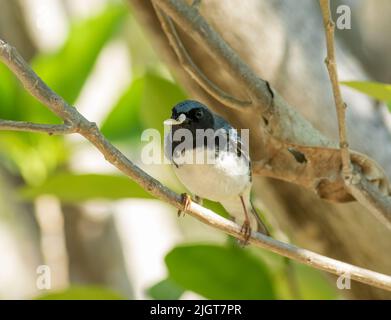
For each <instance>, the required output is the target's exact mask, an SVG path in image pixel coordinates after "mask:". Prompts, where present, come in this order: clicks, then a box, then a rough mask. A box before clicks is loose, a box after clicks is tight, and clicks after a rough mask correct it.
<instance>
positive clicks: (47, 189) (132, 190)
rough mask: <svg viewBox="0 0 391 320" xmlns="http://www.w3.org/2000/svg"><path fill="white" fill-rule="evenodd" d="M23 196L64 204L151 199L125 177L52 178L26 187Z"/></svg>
mask: <svg viewBox="0 0 391 320" xmlns="http://www.w3.org/2000/svg"><path fill="white" fill-rule="evenodd" d="M21 193H22V196H23V197H25V198H27V199H32V198H35V197H38V196H40V195H44V194H49V195H54V196H56V197H58V198H59V199H60V200H62V201H65V202H79V201H86V200H91V199H110V200H116V199H121V198H151V195H150V194H149V193H147V192H146V191H144V190H143V189H142V188H141V187H140V186H139V185H138V184H137V183H135V182H133V181H132V180H130V179H129V178H127V177H125V176H115V175H99V174H81V175H75V174H71V173H63V174H58V175H55V176H52V177H50V178H49V179H47V180H46V181H45V182H44V183H43V184H42V185H40V186H36V187H31V186H28V187H23V188H22V189H21Z"/></svg>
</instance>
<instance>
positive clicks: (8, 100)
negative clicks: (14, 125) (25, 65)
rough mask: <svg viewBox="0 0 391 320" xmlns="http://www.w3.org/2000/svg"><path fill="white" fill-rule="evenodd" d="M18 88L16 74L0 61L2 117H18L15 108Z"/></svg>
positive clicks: (12, 118) (0, 114)
mask: <svg viewBox="0 0 391 320" xmlns="http://www.w3.org/2000/svg"><path fill="white" fill-rule="evenodd" d="M18 89H19V87H18V84H17V82H16V78H15V76H14V75H13V74H12V73H11V71H9V69H8V68H7V67H6V66H5V65H4V64H2V63H0V118H2V119H9V120H16V119H18V116H19V114H18V112H17V110H16V108H14V104H15V99H16V94H17V91H18Z"/></svg>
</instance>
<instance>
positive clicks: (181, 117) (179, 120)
mask: <svg viewBox="0 0 391 320" xmlns="http://www.w3.org/2000/svg"><path fill="white" fill-rule="evenodd" d="M187 121H188V120H187V118H186V115H185V114H184V113H181V114H180V115H179V117H177V118H176V119H172V118H171V119H167V120H165V121H164V122H163V123H164V124H165V125H167V126H177V125H180V124H182V123H185V122H187Z"/></svg>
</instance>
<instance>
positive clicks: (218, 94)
mask: <svg viewBox="0 0 391 320" xmlns="http://www.w3.org/2000/svg"><path fill="white" fill-rule="evenodd" d="M153 4H154V2H153ZM154 8H155V11H156V14H157V16H158V18H159V21H160V23H161V25H162V28H163V31H164V33H165V34H166V36H167V38H168V40H169V42H170V44H171V46H172V48H173V49H174V51H175V54H176V55H177V57H178V59H179V62H180V63H181V65H182V67H183V68H184V69H185V70H186V71H187V72H188V73H189V75H190V76H191V77H192V78H193V79H194V80H195V81H196V82H197V83H198V85H199V86H200V87H202V88H203V89H204V90H205V91H206V92H207V93H209V94H210V95H211V96H212V97H213V98H215V99H216V100H217V101H220V102H221V103H222V104H224V105H226V106H228V107H231V108H234V109H237V110H243V108H244V107H250V106H252V103H251V101H242V100H239V99H236V98H234V97H232V96H230V95H229V94H228V93H226V92H225V91H223V90H222V89H220V88H219V87H218V86H217V85H216V84H215V83H213V82H212V81H211V80H210V79H209V78H208V77H207V76H206V75H205V74H204V73H203V72H202V71H201V70H200V68H199V67H198V66H197V65H196V64H195V63H194V61H193V59H192V58H191V56H190V54H189V53H188V51H187V50H186V48H185V46H184V45H183V42H182V40H181V38H180V36H179V34H178V32H177V30H176V27H175V25H174V22H173V21H172V19H171V18H169V17H168V16H167V15H166V14H165V13H164V12H162V11H161V10H160V9H159V8H158V7H157V6H156V5H154Z"/></svg>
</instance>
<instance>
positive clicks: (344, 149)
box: [319, 0, 352, 180]
mask: <svg viewBox="0 0 391 320" xmlns="http://www.w3.org/2000/svg"><path fill="white" fill-rule="evenodd" d="M319 3H320V8H321V11H322V16H323V24H324V29H325V34H326V47H327V57H326V59H325V63H326V66H327V70H328V72H329V77H330V81H331V86H332V88H333V94H334V100H335V107H336V110H337V118H338V129H339V130H338V131H339V132H338V133H339V145H340V148H341V158H342V172H343V174H344V178H345V180H350V179H351V178H352V166H351V162H350V154H349V143H348V138H347V129H346V112H345V109H346V104H345V102H344V101H343V98H342V94H341V89H340V87H339V80H338V71H337V62H336V58H335V45H334V33H335V23H334V21H333V20H332V17H331V11H330V0H319Z"/></svg>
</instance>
